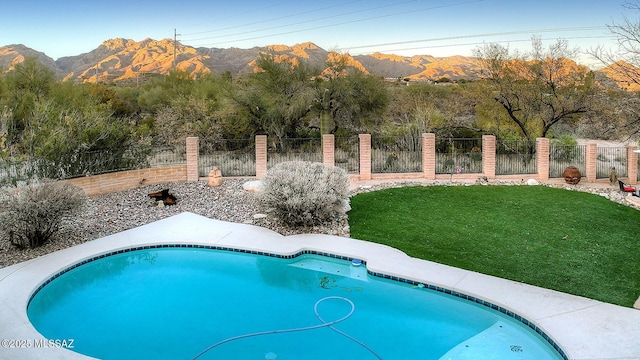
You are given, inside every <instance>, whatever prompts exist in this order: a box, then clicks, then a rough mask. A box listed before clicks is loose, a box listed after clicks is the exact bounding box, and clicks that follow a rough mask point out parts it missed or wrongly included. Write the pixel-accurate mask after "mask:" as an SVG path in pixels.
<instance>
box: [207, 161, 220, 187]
mask: <svg viewBox="0 0 640 360" xmlns="http://www.w3.org/2000/svg"><path fill="white" fill-rule="evenodd" d="M208 184H209V186H220V185H222V171H220V169H218V167H217V166H214V167H212V168H211V171H209V181H208Z"/></svg>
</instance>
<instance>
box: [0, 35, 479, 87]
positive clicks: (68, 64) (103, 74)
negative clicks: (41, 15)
mask: <svg viewBox="0 0 640 360" xmlns="http://www.w3.org/2000/svg"><path fill="white" fill-rule="evenodd" d="M262 52H272V53H274V54H275V55H276V56H279V57H282V58H288V59H292V60H293V61H305V62H307V64H309V65H310V66H313V67H316V68H319V69H323V68H325V67H326V63H327V62H332V61H338V60H340V61H344V62H345V63H347V64H349V65H351V66H354V67H356V68H358V69H360V70H362V71H363V72H365V73H370V74H375V75H379V76H384V77H388V78H399V77H407V78H411V79H428V78H440V77H444V76H447V77H450V78H452V79H459V78H475V77H476V73H477V69H476V67H475V66H474V65H473V63H474V61H473V59H471V58H464V57H454V58H435V57H432V56H414V57H402V56H397V55H387V54H380V53H374V54H371V55H358V56H350V55H348V54H337V53H335V52H330V51H326V50H324V49H321V48H319V47H318V46H316V45H315V44H313V43H310V42H307V43H302V44H296V45H293V46H287V45H270V46H266V47H255V48H251V49H239V48H227V49H222V48H194V47H191V46H185V45H182V44H180V43H179V42H176V43H175V59H174V41H173V40H171V39H163V40H153V39H145V40H142V41H134V40H130V39H110V40H107V41H105V42H103V43H102V44H101V45H100V46H99V47H98V48H96V49H95V50H92V51H90V52H88V53H84V54H80V55H76V56H68V57H62V58H60V59H58V60H53V59H52V58H50V57H48V56H47V55H46V54H44V53H41V52H38V51H36V50H33V49H30V48H28V47H25V46H23V45H7V46H3V47H0V71H2V72H5V71H9V70H11V68H12V67H13V66H14V65H15V64H16V63H19V62H21V61H23V60H24V59H25V58H27V57H36V58H37V59H38V60H39V61H40V62H42V63H43V64H45V65H46V66H48V67H50V68H51V69H52V70H53V71H54V72H55V73H56V75H58V76H59V77H60V78H62V79H65V80H74V81H77V82H95V81H96V79H98V81H121V80H126V79H135V78H139V77H141V76H146V75H148V74H162V73H166V72H167V71H169V70H170V69H172V68H173V67H174V66H175V68H177V69H180V70H185V71H188V72H190V73H197V72H212V73H223V72H229V73H231V74H232V75H238V74H243V73H249V72H253V71H254V69H255V60H256V59H257V57H258V56H259V54H260V53H262ZM174 61H175V65H174ZM454 63H455V64H454ZM452 64H454V65H453V66H452Z"/></svg>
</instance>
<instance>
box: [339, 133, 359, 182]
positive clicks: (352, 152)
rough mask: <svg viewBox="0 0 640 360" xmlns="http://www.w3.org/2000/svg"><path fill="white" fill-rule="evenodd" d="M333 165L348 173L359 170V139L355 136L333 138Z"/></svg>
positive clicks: (355, 172) (354, 172)
mask: <svg viewBox="0 0 640 360" xmlns="http://www.w3.org/2000/svg"><path fill="white" fill-rule="evenodd" d="M334 161H335V165H336V166H337V167H339V168H342V169H344V170H346V171H347V172H348V173H350V174H357V173H359V172H360V140H359V138H358V137H357V136H351V137H336V138H335V153H334Z"/></svg>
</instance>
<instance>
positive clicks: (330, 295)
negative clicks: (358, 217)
mask: <svg viewBox="0 0 640 360" xmlns="http://www.w3.org/2000/svg"><path fill="white" fill-rule="evenodd" d="M27 312H28V316H29V319H30V321H31V322H32V324H33V325H34V327H35V328H36V329H37V330H38V331H39V332H40V333H41V334H42V335H43V336H44V337H45V338H49V339H74V343H73V344H74V349H73V351H76V352H79V353H82V354H85V355H89V356H93V357H97V358H102V359H193V358H198V359H253V360H262V359H271V360H273V359H278V360H286V359H296V360H300V359H349V360H353V359H362V360H366V359H385V360H405V359H434V360H454V359H456V360H466V359H501V360H502V359H504V360H511V359H513V360H544V359H551V360H557V359H562V357H561V356H560V355H559V354H558V353H557V352H555V351H554V349H553V348H552V347H551V346H550V345H549V344H548V342H546V341H545V340H544V339H542V337H540V336H539V335H538V334H536V333H535V332H533V331H531V329H529V328H528V327H526V326H524V325H523V324H522V323H521V322H519V321H516V320H514V319H513V318H511V317H509V316H506V315H504V314H501V313H499V312H497V311H492V310H489V309H488V308H487V307H485V306H482V305H478V304H476V303H473V302H470V301H466V300H463V299H460V298H456V297H453V296H450V295H446V294H443V293H439V292H436V291H433V290H429V289H426V288H423V287H421V286H414V285H409V284H404V283H399V282H397V281H391V280H385V279H381V278H379V277H374V276H370V275H368V274H367V270H366V268H365V266H364V265H361V266H354V265H352V264H351V263H350V262H348V261H345V260H337V259H331V258H328V257H325V256H318V255H301V256H298V257H296V258H294V259H280V258H275V257H269V256H259V255H251V254H244V253H237V252H230V251H221V250H211V249H193V248H157V249H145V250H136V251H130V252H126V253H122V254H116V255H111V256H108V257H105V258H102V259H98V260H94V261H91V262H89V263H87V264H84V265H81V266H78V267H76V268H74V269H72V270H69V271H67V272H65V273H64V274H62V275H60V276H59V277H58V278H56V279H55V280H53V281H51V282H50V283H49V284H47V285H46V286H44V287H43V288H42V289H40V291H38V292H37V293H36V294H35V296H34V297H33V299H32V300H31V302H30V304H29V307H28V309H27ZM337 320H341V321H340V322H337V323H335V324H332V322H335V321H337ZM329 325H330V326H329ZM293 329H298V330H297V331H290V330H293Z"/></svg>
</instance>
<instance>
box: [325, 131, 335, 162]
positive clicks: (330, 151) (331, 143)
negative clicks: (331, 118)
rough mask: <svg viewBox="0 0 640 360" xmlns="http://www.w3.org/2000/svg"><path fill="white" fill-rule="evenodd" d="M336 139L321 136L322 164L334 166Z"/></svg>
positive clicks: (331, 135) (329, 136)
mask: <svg viewBox="0 0 640 360" xmlns="http://www.w3.org/2000/svg"><path fill="white" fill-rule="evenodd" d="M335 141H336V139H335V138H334V137H333V134H323V135H322V163H323V164H325V165H329V166H335V163H336V162H335V151H336V142H335Z"/></svg>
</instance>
